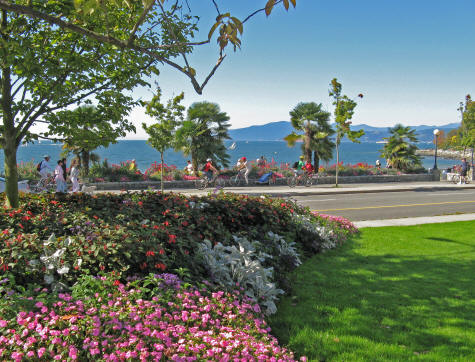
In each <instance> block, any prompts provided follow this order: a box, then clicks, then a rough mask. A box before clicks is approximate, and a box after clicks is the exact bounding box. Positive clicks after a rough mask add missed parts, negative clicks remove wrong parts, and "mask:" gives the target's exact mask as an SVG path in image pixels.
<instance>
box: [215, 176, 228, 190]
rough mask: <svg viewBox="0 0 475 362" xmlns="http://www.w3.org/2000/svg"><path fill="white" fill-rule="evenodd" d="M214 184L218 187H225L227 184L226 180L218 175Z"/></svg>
mask: <svg viewBox="0 0 475 362" xmlns="http://www.w3.org/2000/svg"><path fill="white" fill-rule="evenodd" d="M214 184H215V185H216V187H219V188H223V187H224V185H225V184H226V180H225V179H224V178H222V177H218V178H217V179H216V181H215V182H214Z"/></svg>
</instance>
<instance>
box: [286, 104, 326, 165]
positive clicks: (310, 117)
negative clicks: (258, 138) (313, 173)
mask: <svg viewBox="0 0 475 362" xmlns="http://www.w3.org/2000/svg"><path fill="white" fill-rule="evenodd" d="M290 121H291V124H292V127H293V128H294V129H295V130H297V131H300V132H303V134H297V133H295V132H292V133H291V134H289V135H288V136H286V137H285V138H284V140H286V141H287V144H288V145H289V146H290V147H293V146H294V145H295V143H296V142H297V141H299V140H301V141H303V142H304V143H303V145H302V149H303V154H304V155H305V158H306V160H307V161H309V162H312V151H314V155H315V160H314V164H315V168H316V169H318V167H319V161H320V159H322V160H327V161H328V160H330V159H331V158H332V149H333V147H334V144H333V142H332V141H331V140H330V138H329V137H330V136H331V135H333V134H334V133H335V132H334V131H333V129H332V127H331V126H330V123H329V121H330V113H328V112H326V111H324V110H323V109H322V104H321V103H320V104H317V103H315V102H310V103H299V104H298V105H297V106H295V108H294V109H292V110H291V111H290Z"/></svg>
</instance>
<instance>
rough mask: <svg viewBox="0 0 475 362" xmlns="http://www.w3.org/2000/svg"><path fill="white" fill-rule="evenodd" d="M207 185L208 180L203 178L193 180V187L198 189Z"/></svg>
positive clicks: (202, 188)
mask: <svg viewBox="0 0 475 362" xmlns="http://www.w3.org/2000/svg"><path fill="white" fill-rule="evenodd" d="M206 186H208V180H207V179H205V178H200V179H198V180H195V187H196V188H197V189H198V190H204V189H205V188H206Z"/></svg>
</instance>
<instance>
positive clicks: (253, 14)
mask: <svg viewBox="0 0 475 362" xmlns="http://www.w3.org/2000/svg"><path fill="white" fill-rule="evenodd" d="M282 1H283V0H277V1H276V2H275V4H274V6H275V5H277V4H280V3H281V2H282ZM265 10H266V8H262V9H259V10H256V11H254V12H253V13H252V14H249V15H248V16H247V17H246V18H245V19H244V20H243V21H242V23H243V24H244V23H245V22H246V21H248V20H249V19H250V18H252V17H253V16H255V15H257V14H259V13H260V12H261V11H265Z"/></svg>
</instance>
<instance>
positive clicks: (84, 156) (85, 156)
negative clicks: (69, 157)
mask: <svg viewBox="0 0 475 362" xmlns="http://www.w3.org/2000/svg"><path fill="white" fill-rule="evenodd" d="M81 162H82V169H83V172H84V175H85V176H88V175H89V151H87V150H82V151H81Z"/></svg>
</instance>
